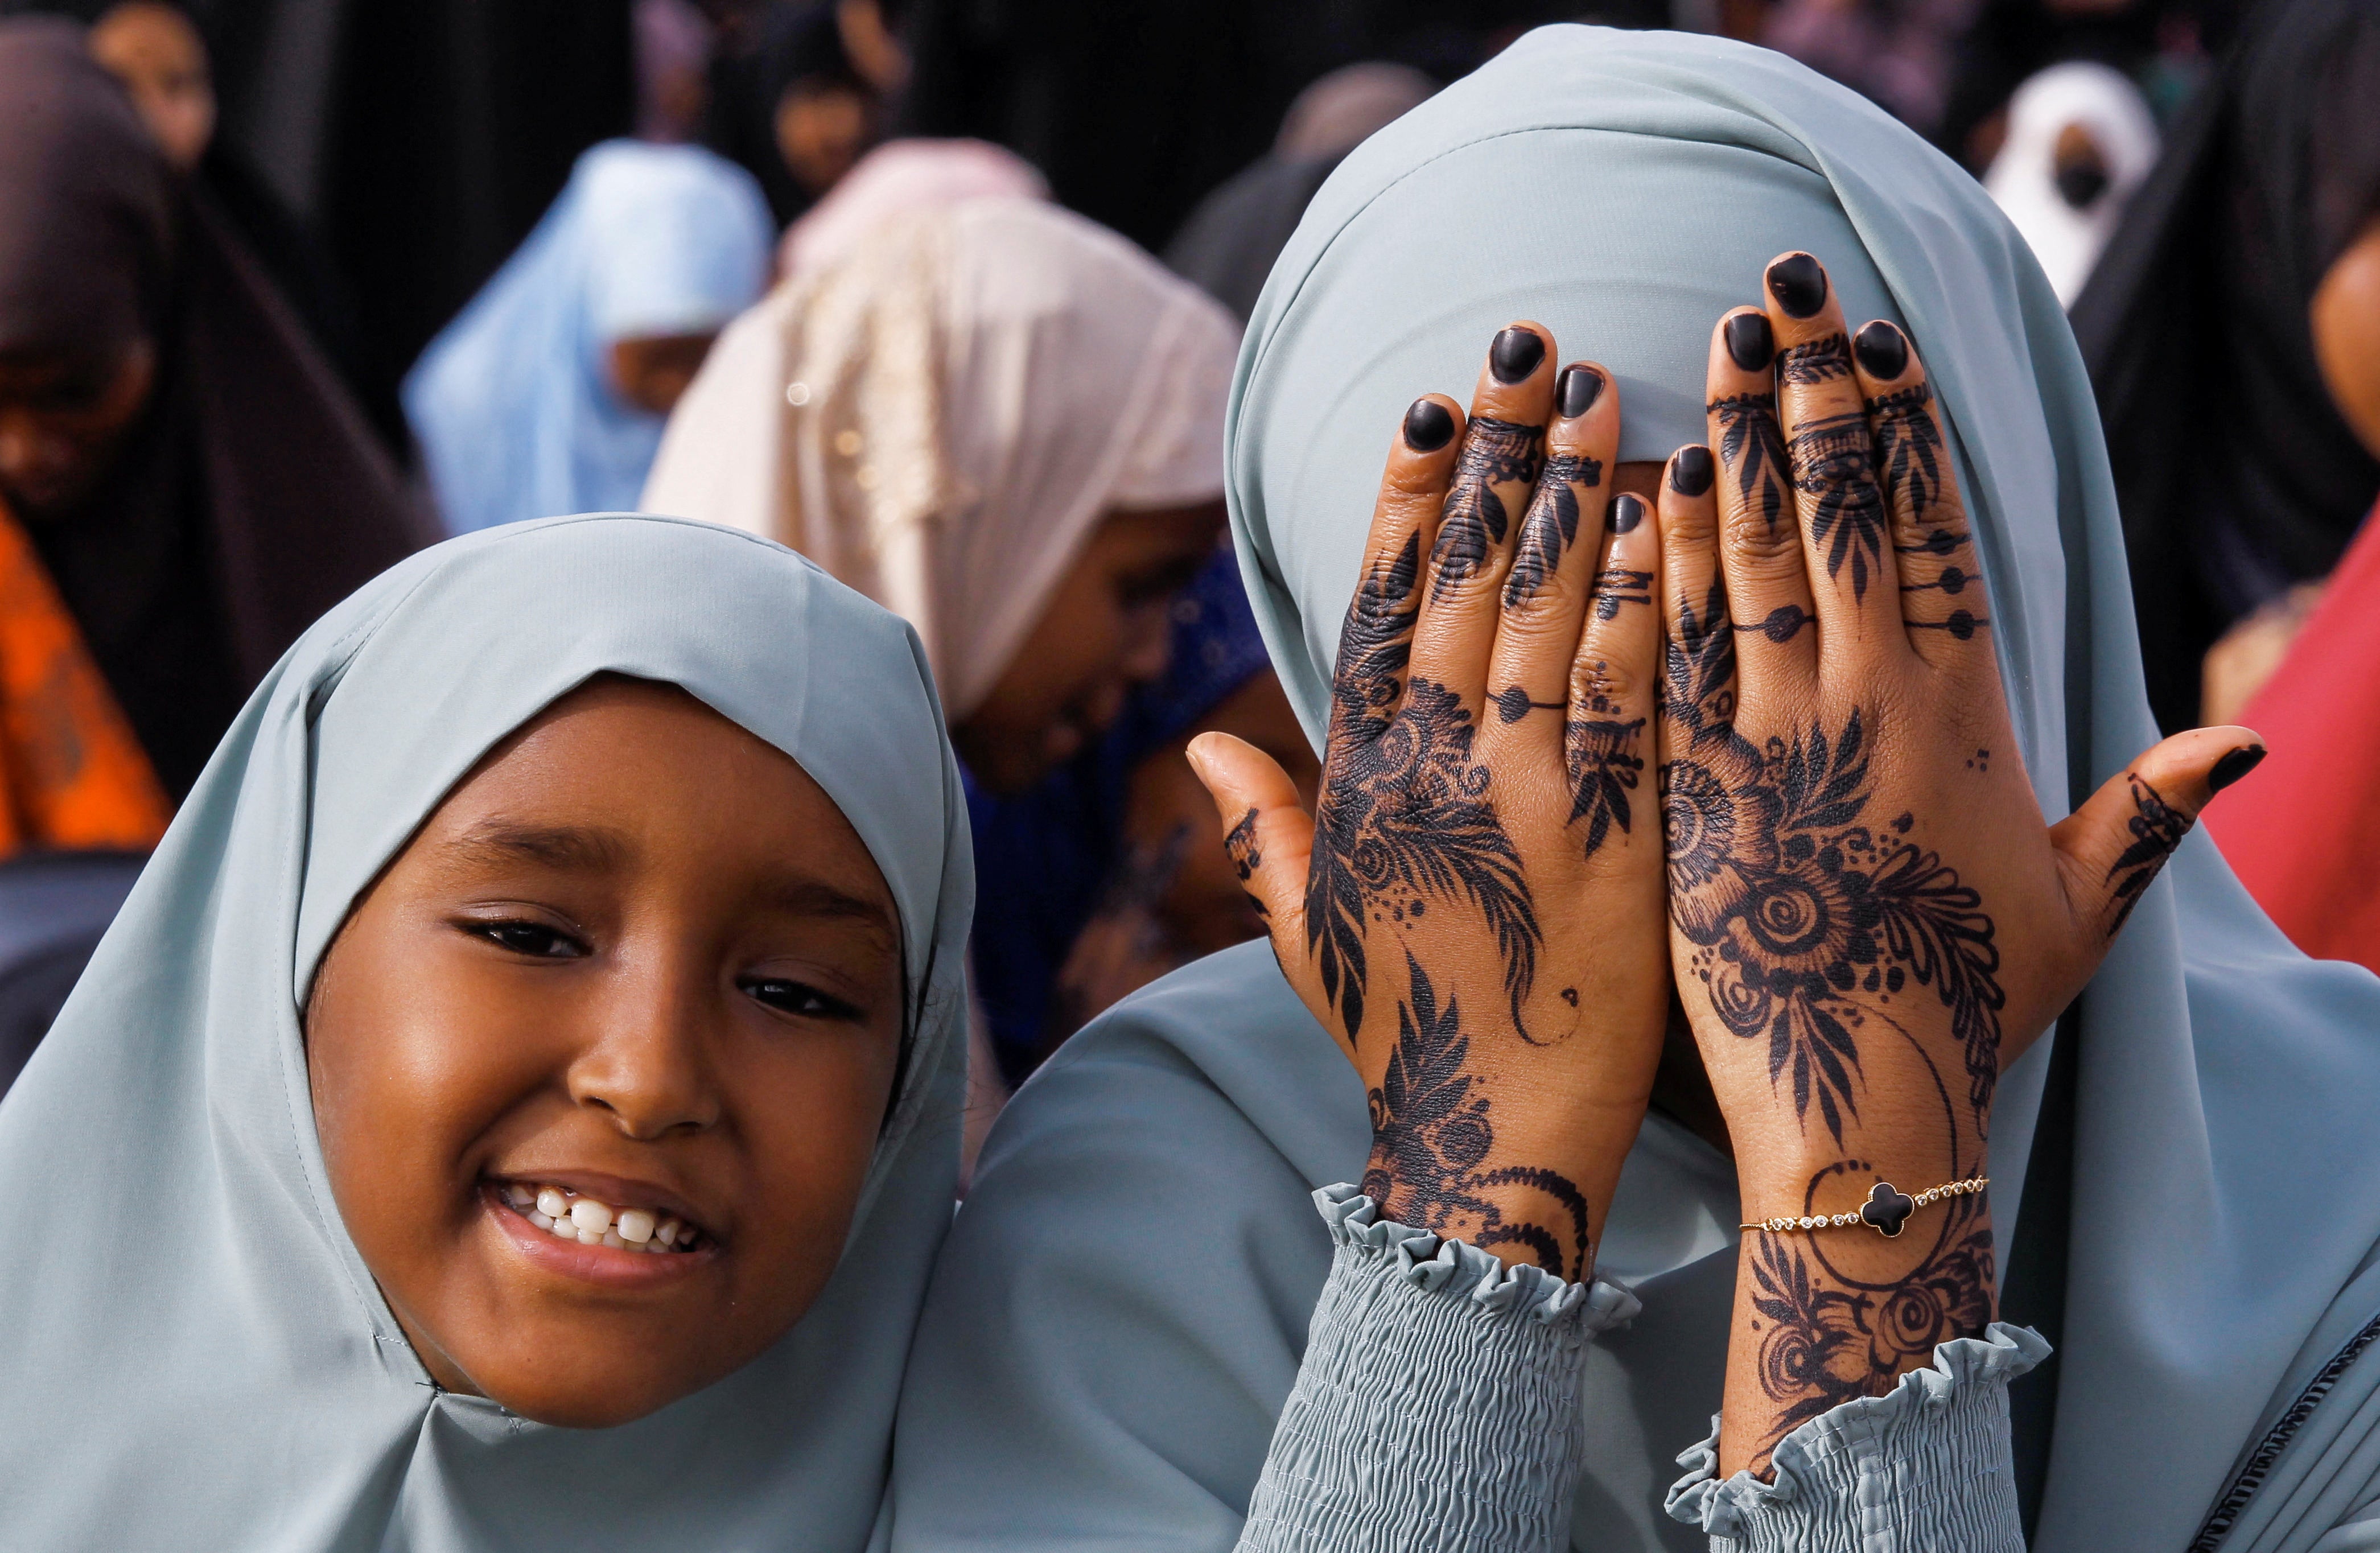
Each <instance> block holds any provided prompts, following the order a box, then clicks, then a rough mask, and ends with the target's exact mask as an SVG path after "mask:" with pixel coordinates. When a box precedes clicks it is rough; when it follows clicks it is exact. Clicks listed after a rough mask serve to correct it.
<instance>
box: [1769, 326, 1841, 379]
mask: <svg viewBox="0 0 2380 1553" xmlns="http://www.w3.org/2000/svg"><path fill="white" fill-rule="evenodd" d="M1851 375H1852V349H1851V342H1850V341H1849V340H1847V339H1845V338H1843V336H1841V335H1840V334H1829V335H1828V336H1827V337H1826V338H1825V339H1823V340H1811V341H1808V342H1806V343H1804V344H1802V345H1798V346H1786V347H1785V348H1784V349H1783V350H1780V351H1779V352H1778V353H1777V381H1778V382H1790V383H1792V384H1794V385H1795V386H1796V387H1804V388H1806V387H1808V386H1810V385H1811V384H1813V383H1821V382H1834V381H1835V380H1836V379H1838V378H1847V377H1850V376H1851Z"/></svg>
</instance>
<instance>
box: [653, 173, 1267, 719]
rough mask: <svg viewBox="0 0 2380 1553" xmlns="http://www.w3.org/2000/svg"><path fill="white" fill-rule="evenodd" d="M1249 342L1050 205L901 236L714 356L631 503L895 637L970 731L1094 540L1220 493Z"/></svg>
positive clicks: (905, 224) (935, 220)
mask: <svg viewBox="0 0 2380 1553" xmlns="http://www.w3.org/2000/svg"><path fill="white" fill-rule="evenodd" d="M1237 339H1238V336H1237V334H1236V332H1235V331H1234V330H1233V327H1232V324H1231V322H1230V320H1229V319H1228V318H1227V317H1226V316H1225V314H1224V313H1223V311H1222V309H1220V308H1219V307H1217V306H1216V305H1215V304H1214V303H1213V302H1211V301H1209V300H1208V299H1207V298H1206V297H1203V296H1201V295H1199V293H1198V292H1197V291H1196V289H1195V288H1193V287H1192V286H1190V285H1188V284H1187V283H1185V282H1184V281H1182V280H1179V279H1177V278H1175V277H1174V276H1172V275H1170V274H1168V273H1166V272H1165V271H1164V270H1163V269H1162V268H1161V267H1160V265H1159V264H1158V263H1157V261H1154V260H1152V259H1150V258H1149V257H1148V256H1147V254H1145V253H1143V252H1141V251H1140V250H1139V249H1136V248H1134V247H1133V246H1132V245H1131V244H1130V243H1128V242H1126V241H1124V240H1123V238H1122V237H1117V236H1116V235H1115V234H1113V233H1111V232H1109V231H1106V230H1105V229H1103V228H1101V227H1099V226H1096V225H1094V224H1091V223H1090V222H1087V221H1085V220H1084V219H1083V218H1082V217H1080V216H1077V215H1074V214H1072V213H1070V212H1065V211H1062V210H1060V209H1058V208H1057V207H1055V206H1053V205H1049V204H1045V203H1043V202H1041V201H1038V200H1020V199H1014V198H1000V197H993V198H983V199H970V200H961V201H959V202H958V203H955V204H953V205H948V206H943V207H940V208H933V209H926V210H920V211H917V212H910V213H908V214H905V215H902V216H898V217H895V218H893V219H892V220H890V221H887V222H885V223H883V224H880V225H878V226H876V227H875V228H873V229H872V230H871V231H870V232H869V234H868V237H866V238H865V239H863V240H862V241H860V242H858V243H856V244H855V245H854V246H853V247H852V249H850V251H849V252H848V253H847V254H846V255H845V256H844V258H843V259H841V260H839V261H833V262H830V263H828V264H826V265H824V266H822V267H821V268H820V269H819V270H817V271H815V272H811V273H805V274H801V275H796V276H794V277H793V278H792V279H790V280H788V281H787V282H786V283H785V284H784V285H781V286H779V287H778V289H777V290H776V292H775V293H773V294H772V295H771V297H769V298H768V299H767V300H766V301H765V302H763V303H762V304H761V305H760V306H759V307H758V308H755V309H753V310H752V311H751V312H749V313H747V314H746V315H745V316H744V317H743V318H741V319H738V320H737V321H736V322H735V324H734V325H733V326H732V327H731V328H730V329H729V330H728V331H727V333H726V334H723V335H722V336H721V339H720V342H719V345H718V346H717V347H716V348H715V349H713V351H712V352H711V355H710V359H709V360H707V361H706V362H704V364H703V370H702V372H701V375H700V376H699V377H698V378H697V379H696V380H695V382H694V385H693V386H692V387H691V388H689V389H688V390H687V391H686V397H685V399H683V400H682V401H680V402H679V405H678V407H677V409H676V411H675V412H674V414H673V415H672V417H671V419H670V429H669V434H668V436H667V437H666V439H664V441H663V443H662V451H661V455H660V457H659V458H658V459H656V460H655V462H654V466H653V474H652V479H651V480H650V482H648V484H647V485H646V487H645V494H644V499H643V501H642V502H641V503H640V505H641V506H642V507H644V508H645V509H646V510H648V511H652V512H668V513H676V514H679V515H681V516H687V517H695V518H701V519H703V520H705V521H708V522H713V523H725V524H730V525H733V526H735V527H736V528H744V529H747V530H749V531H750V532H753V533H758V534H766V535H768V536H769V537H771V538H772V539H775V540H781V541H783V543H785V544H788V545H791V546H792V547H793V548H794V549H795V550H797V551H799V552H802V553H803V554H804V555H807V556H808V557H809V558H810V559H812V560H814V561H816V562H817V563H818V564H820V565H821V566H823V567H825V568H826V569H827V570H828V571H829V572H831V573H832V574H833V575H834V576H837V577H839V578H841V579H842V580H843V581H844V582H846V583H848V584H850V585H851V586H852V587H854V588H858V589H859V590H860V591H861V592H863V593H865V594H867V595H868V597H869V598H871V599H874V600H875V601H877V602H879V603H880V604H882V605H884V606H885V607H886V608H887V609H890V610H892V612H893V613H896V614H899V615H901V616H902V617H904V618H905V619H906V620H908V621H909V622H910V623H911V624H913V625H916V626H917V630H918V632H919V634H920V635H922V636H923V637H925V640H926V650H927V652H928V654H929V657H930V658H931V659H932V661H933V664H934V673H935V676H936V678H937V680H938V681H939V683H940V684H941V687H942V695H943V698H944V699H945V701H946V703H947V705H948V707H949V709H950V712H951V715H952V716H953V718H958V719H964V718H965V717H966V716H967V715H968V714H969V713H970V712H972V711H973V710H975V709H976V708H977V706H978V705H979V704H980V703H981V702H982V700H983V698H984V697H985V696H986V695H987V694H988V693H989V692H990V689H991V687H992V685H993V684H994V683H995V682H996V681H997V680H998V679H999V677H1000V675H1001V673H1002V671H1003V670H1004V669H1006V668H1007V666H1008V662H1009V661H1010V659H1011V658H1012V657H1014V654H1015V652H1016V649H1018V647H1019V646H1021V645H1022V644H1023V642H1024V639H1025V637H1026V633H1027V632H1028V631H1030V630H1031V629H1032V627H1033V625H1034V622H1035V621H1036V620H1038V618H1039V616H1040V613H1041V608H1042V605H1043V604H1044V602H1045V601H1047V599H1048V597H1049V594H1050V590H1051V589H1052V588H1054V587H1055V586H1056V585H1057V583H1058V580H1059V578H1060V577H1061V576H1062V575H1063V574H1064V572H1065V569H1066V566H1067V564H1069V563H1070V562H1071V561H1072V560H1073V559H1074V556H1075V552H1076V551H1077V550H1078V549H1079V548H1080V546H1081V545H1082V542H1083V540H1085V539H1086V538H1087V536H1088V535H1089V533H1090V531H1091V528H1092V527H1093V526H1094V525H1095V524H1096V523H1097V522H1098V521H1099V518H1100V517H1101V516H1104V515H1105V514H1107V513H1108V512H1110V511H1112V510H1116V509H1133V508H1140V509H1157V508H1164V507H1173V506H1184V505H1188V504H1194V503H1198V502H1206V501H1210V500H1212V499H1213V498H1214V497H1216V496H1217V495H1219V494H1220V492H1221V490H1222V470H1221V449H1222V426H1221V420H1222V405H1223V399H1224V395H1225V391H1226V387H1227V385H1228V383H1229V382H1230V379H1231V371H1232V361H1233V349H1234V347H1235V346H1236V344H1237Z"/></svg>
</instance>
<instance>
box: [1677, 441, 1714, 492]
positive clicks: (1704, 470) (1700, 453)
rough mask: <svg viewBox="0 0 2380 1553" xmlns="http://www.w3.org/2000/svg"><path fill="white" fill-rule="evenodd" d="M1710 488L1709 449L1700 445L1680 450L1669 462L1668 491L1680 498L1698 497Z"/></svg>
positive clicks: (1696, 444) (1695, 444)
mask: <svg viewBox="0 0 2380 1553" xmlns="http://www.w3.org/2000/svg"><path fill="white" fill-rule="evenodd" d="M1710 488H1711V455H1710V449H1708V448H1706V447H1705V446H1703V444H1702V443H1694V445H1693V446H1691V447H1682V448H1680V449H1679V450H1678V451H1677V453H1676V455H1674V456H1673V457H1671V458H1670V490H1672V491H1676V492H1677V493H1678V494H1679V495H1681V496H1699V495H1701V494H1702V493H1703V492H1704V491H1708V490H1709V489H1710Z"/></svg>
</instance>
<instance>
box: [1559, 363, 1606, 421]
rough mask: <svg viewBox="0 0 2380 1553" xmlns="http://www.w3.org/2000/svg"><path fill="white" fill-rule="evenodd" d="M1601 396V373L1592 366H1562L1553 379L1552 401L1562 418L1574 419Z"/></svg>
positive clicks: (1583, 413)
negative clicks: (1558, 374) (1557, 407)
mask: <svg viewBox="0 0 2380 1553" xmlns="http://www.w3.org/2000/svg"><path fill="white" fill-rule="evenodd" d="M1602 397H1603V374H1602V373H1601V372H1598V371H1597V370H1595V369H1594V368H1592V367H1564V368H1563V369H1562V370H1561V376H1560V377H1559V378H1556V379H1555V380H1554V403H1555V404H1556V405H1557V406H1560V409H1561V416H1562V419H1564V420H1576V419H1578V418H1579V417H1580V416H1583V415H1585V413H1586V412H1587V411H1589V410H1591V409H1593V408H1594V407H1595V402H1596V401H1597V399H1600V398H1602Z"/></svg>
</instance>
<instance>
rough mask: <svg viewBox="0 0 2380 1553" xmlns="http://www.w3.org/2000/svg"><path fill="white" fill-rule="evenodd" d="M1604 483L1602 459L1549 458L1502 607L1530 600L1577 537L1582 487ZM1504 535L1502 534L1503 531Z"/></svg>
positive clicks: (1527, 517) (1564, 455)
mask: <svg viewBox="0 0 2380 1553" xmlns="http://www.w3.org/2000/svg"><path fill="white" fill-rule="evenodd" d="M1602 483H1603V463H1602V461H1601V460H1600V459H1596V458H1587V457H1584V456H1582V455H1576V454H1569V453H1557V454H1553V455H1549V456H1548V458H1547V459H1546V467H1545V472H1544V473H1542V474H1540V475H1539V476H1538V477H1537V489H1536V494H1535V495H1534V496H1533V497H1532V498H1531V499H1530V502H1529V510H1528V511H1527V512H1526V513H1524V514H1523V515H1522V516H1521V543H1520V548H1519V550H1518V551H1517V552H1515V553H1514V555H1513V557H1512V576H1511V577H1510V578H1508V579H1507V580H1506V581H1505V584H1504V607H1505V608H1506V609H1512V608H1513V607H1514V606H1515V605H1518V604H1524V603H1526V602H1527V601H1529V600H1531V599H1534V598H1536V595H1537V590H1538V589H1539V588H1543V587H1545V585H1546V580H1547V579H1548V577H1551V576H1553V575H1554V569H1555V568H1556V567H1557V566H1559V565H1560V564H1561V555H1562V551H1563V550H1564V549H1565V548H1566V547H1567V546H1569V545H1571V544H1573V543H1575V542H1576V541H1577V540H1578V491H1577V489H1576V488H1577V487H1578V486H1582V485H1583V486H1585V487H1586V488H1587V489H1589V490H1593V489H1594V488H1595V487H1597V486H1598V485H1600V484H1602ZM1499 537H1501V536H1500V535H1499Z"/></svg>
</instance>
